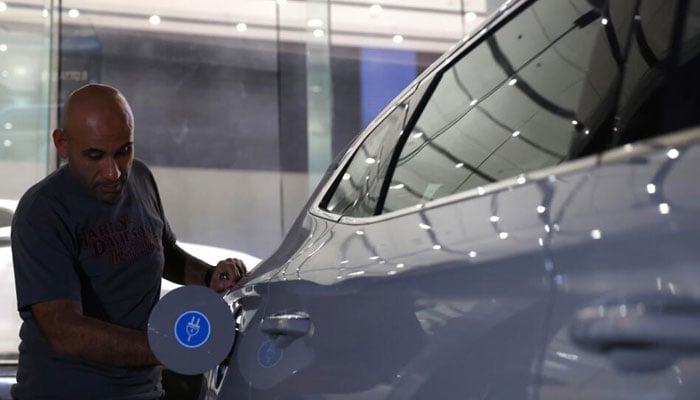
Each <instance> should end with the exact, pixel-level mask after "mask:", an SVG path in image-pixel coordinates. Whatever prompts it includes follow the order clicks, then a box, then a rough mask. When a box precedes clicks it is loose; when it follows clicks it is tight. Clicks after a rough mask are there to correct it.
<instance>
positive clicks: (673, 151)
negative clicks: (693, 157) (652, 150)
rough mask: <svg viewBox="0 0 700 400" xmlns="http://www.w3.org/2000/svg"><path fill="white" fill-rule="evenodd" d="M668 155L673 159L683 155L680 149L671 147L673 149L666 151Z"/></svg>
mask: <svg viewBox="0 0 700 400" xmlns="http://www.w3.org/2000/svg"><path fill="white" fill-rule="evenodd" d="M666 155H667V156H668V158H670V159H671V160H675V159H676V158H678V156H680V155H681V152H680V151H678V149H671V150H669V151H668V152H667V153H666Z"/></svg>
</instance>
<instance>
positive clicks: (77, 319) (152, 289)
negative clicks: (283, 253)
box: [12, 84, 245, 400]
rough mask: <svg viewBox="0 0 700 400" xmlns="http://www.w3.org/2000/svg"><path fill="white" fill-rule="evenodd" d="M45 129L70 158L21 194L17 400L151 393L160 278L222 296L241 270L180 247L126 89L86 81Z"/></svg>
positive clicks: (16, 247)
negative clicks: (58, 122) (137, 146)
mask: <svg viewBox="0 0 700 400" xmlns="http://www.w3.org/2000/svg"><path fill="white" fill-rule="evenodd" d="M62 121H63V126H62V128H61V129H56V130H55V131H54V132H53V141H54V145H55V146H56V150H57V151H58V155H59V156H60V157H61V158H63V159H65V160H67V163H66V165H64V166H63V167H61V168H59V169H58V170H56V171H55V172H54V173H52V174H51V175H49V176H47V177H46V178H44V179H43V180H42V181H41V182H39V183H37V184H36V185H34V186H33V187H32V188H30V189H29V190H28V191H27V192H26V193H25V194H24V196H23V197H22V199H21V200H20V202H19V205H18V207H17V211H16V213H15V217H14V221H13V224H12V254H13V260H14V269H15V281H16V286H17V302H18V309H19V312H20V316H21V317H22V320H23V323H22V328H21V330H20V338H21V340H22V341H21V344H20V347H19V366H18V370H17V384H16V385H14V386H13V388H12V395H13V397H14V398H15V399H18V400H23V399H39V398H41V399H43V398H47V399H49V398H50V399H103V398H109V399H159V398H161V397H162V395H163V391H162V388H161V385H160V367H158V360H157V359H156V358H155V357H154V355H153V353H152V352H151V350H150V348H149V345H148V339H147V336H146V328H147V322H148V317H149V314H150V311H151V310H152V308H153V306H154V304H155V303H156V301H158V298H159V295H160V282H161V281H160V280H161V277H165V278H166V279H169V280H171V281H173V282H176V283H180V284H194V285H204V286H209V287H211V288H212V289H213V290H216V291H221V290H224V289H226V288H228V287H231V286H232V285H233V284H234V283H235V282H237V281H238V280H239V279H240V278H241V277H242V276H243V275H244V274H245V265H244V264H243V262H242V261H240V260H238V259H227V260H224V261H221V262H219V263H218V264H217V266H216V267H213V266H210V265H208V264H206V263H204V262H203V261H201V260H198V259H196V258H194V257H192V256H191V255H189V254H187V253H186V252H184V251H183V250H182V249H180V248H179V247H178V246H177V245H176V241H175V235H174V234H173V232H172V231H171V229H170V227H169V225H168V222H167V220H166V218H165V215H164V213H163V207H162V205H161V200H160V197H159V195H158V189H157V187H156V182H155V180H154V178H153V175H152V174H151V172H150V171H149V169H148V167H147V166H146V165H145V164H144V163H143V162H141V161H139V160H138V159H135V158H134V117H133V114H132V112H131V108H130V107H129V104H128V103H127V101H126V99H125V98H124V96H123V95H122V94H121V93H120V92H119V91H118V90H116V89H114V88H112V87H109V86H105V85H94V84H91V85H87V86H84V87H82V88H80V89H78V90H76V91H75V92H73V93H72V94H71V95H70V97H69V98H68V100H67V101H66V103H65V105H64V108H63V114H62Z"/></svg>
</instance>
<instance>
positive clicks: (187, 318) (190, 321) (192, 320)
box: [174, 310, 211, 349]
mask: <svg viewBox="0 0 700 400" xmlns="http://www.w3.org/2000/svg"><path fill="white" fill-rule="evenodd" d="M174 331H175V339H177V341H178V343H180V344H181V345H182V346H184V347H187V348H188V349H196V348H197V347H200V346H202V345H203V344H204V343H206V342H207V340H209V334H211V324H210V323H209V319H208V318H207V316H206V315H204V314H202V313H201V312H199V311H194V310H191V311H185V312H184V313H182V314H180V316H179V317H178V318H177V320H176V321H175V328H174Z"/></svg>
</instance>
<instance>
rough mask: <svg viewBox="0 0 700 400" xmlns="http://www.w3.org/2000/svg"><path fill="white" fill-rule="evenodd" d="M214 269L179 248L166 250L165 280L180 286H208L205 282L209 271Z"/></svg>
mask: <svg viewBox="0 0 700 400" xmlns="http://www.w3.org/2000/svg"><path fill="white" fill-rule="evenodd" d="M212 268H213V267H212V266H211V265H209V264H207V263H206V262H204V261H202V260H200V259H198V258H196V257H194V256H192V255H190V254H189V253H187V252H186V251H184V250H183V249H181V248H180V247H179V246H177V245H176V246H174V247H172V248H170V249H166V250H165V270H164V271H163V277H165V279H167V280H169V281H171V282H175V283H178V284H180V285H201V286H206V282H205V280H204V278H205V276H206V273H207V270H209V269H212Z"/></svg>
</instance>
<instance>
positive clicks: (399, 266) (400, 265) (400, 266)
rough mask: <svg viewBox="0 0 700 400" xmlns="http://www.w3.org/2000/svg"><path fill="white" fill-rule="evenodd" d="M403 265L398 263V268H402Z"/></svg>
mask: <svg viewBox="0 0 700 400" xmlns="http://www.w3.org/2000/svg"><path fill="white" fill-rule="evenodd" d="M403 267H404V265H403V264H396V268H398V269H401V268H403Z"/></svg>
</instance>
